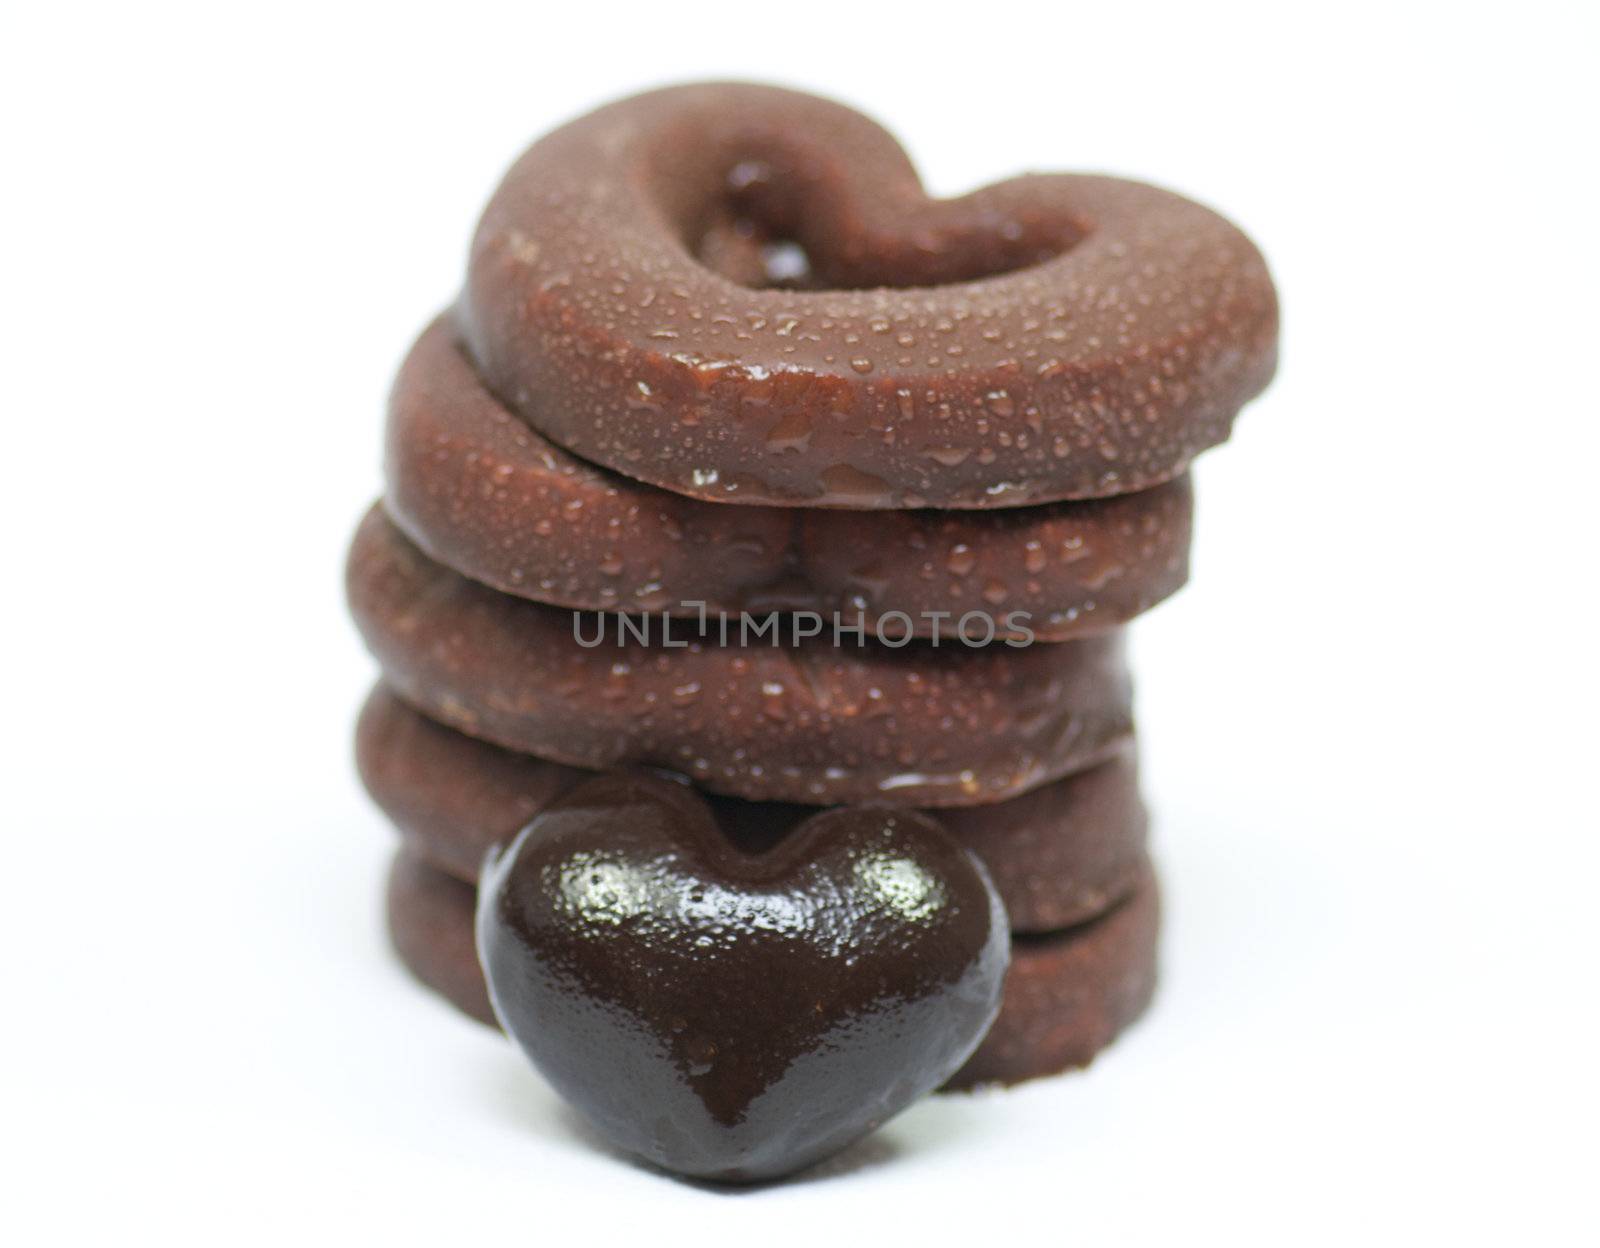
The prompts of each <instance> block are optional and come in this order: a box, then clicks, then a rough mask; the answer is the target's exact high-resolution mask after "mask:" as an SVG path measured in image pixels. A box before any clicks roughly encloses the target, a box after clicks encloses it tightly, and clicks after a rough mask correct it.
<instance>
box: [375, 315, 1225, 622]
mask: <svg viewBox="0 0 1600 1248" xmlns="http://www.w3.org/2000/svg"><path fill="white" fill-rule="evenodd" d="M386 466H387V476H388V493H387V495H386V497H385V500H384V503H385V506H386V508H387V509H388V512H389V514H390V516H391V518H392V519H393V520H394V521H395V523H396V524H397V525H398V526H399V527H400V528H401V530H403V531H404V532H405V534H406V535H407V536H408V537H410V538H411V540H412V541H413V542H415V543H416V544H417V546H419V547H420V548H421V549H422V550H423V551H424V552H426V553H427V554H428V555H429V556H431V557H432V558H434V559H435V560H437V561H438V562H440V563H443V564H444V565H446V566H447V567H450V568H454V569H455V570H456V571H457V572H460V573H462V574H463V575H464V576H468V577H470V578H472V579H473V580H475V581H481V582H483V583H484V584H486V585H490V586H493V587H494V588H496V589H499V590H503V591H504V592H506V593H509V594H516V595H518V596H520V597H524V598H533V599H537V600H538V601H540V602H548V603H553V604H556V605H559V606H566V607H576V608H581V609H586V610H604V611H633V612H638V611H677V612H680V613H682V612H683V611H685V610H686V609H687V608H685V606H684V604H686V603H702V604H705V606H706V608H707V609H708V610H710V611H721V612H737V611H741V610H747V609H749V610H758V611H764V610H772V609H780V610H787V611H811V612H816V613H818V614H821V615H824V616H828V617H831V616H832V615H833V613H834V612H839V613H841V614H842V615H845V616H848V617H851V618H854V617H855V616H856V615H858V614H860V615H864V617H865V618H866V619H867V620H869V621H876V620H877V619H879V618H880V617H881V616H883V615H884V614H885V613H886V612H896V611H897V612H901V613H903V614H904V615H906V616H908V617H910V619H911V621H912V623H913V624H914V625H915V631H916V633H917V635H919V636H928V635H931V634H932V633H933V632H934V631H936V630H937V631H940V632H942V633H944V634H945V635H946V636H953V635H956V634H957V632H958V631H959V629H960V628H961V627H962V625H961V621H962V619H963V617H967V616H969V613H979V614H981V615H983V616H987V617H992V618H993V619H994V620H995V621H996V622H997V623H998V625H999V626H1000V628H999V631H1000V635H1002V636H1004V635H1012V636H1016V635H1020V634H1019V631H1018V628H1017V627H1016V626H1017V625H1025V626H1026V628H1027V629H1028V630H1029V631H1031V632H1032V633H1033V634H1034V635H1036V636H1037V637H1039V638H1041V639H1044V640H1063V639H1066V638H1071V637H1082V636H1087V635H1089V634H1091V633H1096V632H1103V631H1105V630H1106V629H1108V628H1113V627H1116V626H1117V625H1120V624H1123V623H1125V622H1126V621H1128V620H1130V619H1132V618H1133V617H1134V616H1135V615H1138V614H1139V613H1140V612H1141V611H1144V610H1147V609H1148V608H1149V607H1151V606H1153V605H1154V604H1155V603H1157V602H1159V601H1161V600H1162V599H1163V598H1165V597H1167V595H1169V594H1171V593H1173V592H1174V591H1176V590H1177V589H1178V588H1179V587H1180V586H1182V584H1183V582H1184V580H1185V579H1186V577H1187V575H1188V555H1189V533H1190V517H1191V511H1192V506H1193V500H1192V492H1191V489H1190V486H1189V479H1188V478H1187V477H1180V478H1179V479H1177V480H1176V481H1171V482H1168V483H1167V484H1165V485H1160V486H1156V487H1154V488H1152V489H1150V490H1146V491H1143V492H1141V493H1138V494H1130V495H1122V496H1120V497H1116V498H1107V499H1094V500H1090V501H1086V502H1079V503H1070V502H1069V503H1056V504H1050V505H1043V506H1038V507H1026V508H1013V509H1008V510H1003V511H989V512H938V511H903V512H886V513H875V514H873V515H871V516H863V515H861V514H860V513H856V512H846V511H838V510H824V509H815V508H811V509H799V508H796V509H788V510H779V509H775V508H771V507H724V506H718V505H716V504H714V503H706V502H701V501H699V500H696V499H692V498H686V497H684V496H682V495H679V494H672V493H669V492H668V491H666V490H661V489H657V488H655V487H654V486H649V485H644V484H641V483H640V482H638V481H634V480H632V479H631V478H628V477H624V476H620V475H619V474H617V473H614V472H609V471H606V470H604V469H601V468H596V467H594V466H592V465H590V464H588V463H586V462H584V461H583V460H581V459H578V458H577V457H576V456H574V455H570V454H568V453H567V452H566V451H564V450H562V449H561V448H560V447H558V446H556V445H555V444H554V443H552V442H550V441H548V440H546V439H545V438H544V437H542V436H541V435H540V434H539V433H537V432H536V431H535V430H533V429H532V428H530V427H529V426H528V425H527V424H526V423H525V422H523V421H522V420H520V419H519V418H518V417H516V416H515V415H513V414H512V413H510V412H508V411H507V410H506V408H505V407H504V406H502V405H501V404H500V402H499V401H498V400H497V399H495V397H494V396H493V395H492V394H490V393H489V392H488V390H487V389H485V388H484V386H483V383H482V382H481V381H480V380H479V379H478V377H477V375H476V374H475V373H474V372H473V369H472V365H471V364H470V363H469V362H468V360H467V359H466V358H465V357H464V356H463V355H462V353H461V351H460V350H459V349H458V347H457V345H456V343H455V341H454V338H453V334H452V331H451V328H450V326H449V324H448V323H447V322H445V321H438V322H435V323H434V324H433V325H432V326H431V327H430V328H429V329H428V330H427V331H426V332H424V333H423V335H422V337H421V338H420V339H419V340H418V341H417V343H416V345H415V346H414V347H413V348H412V350H411V354H410V355H409V357H408V358H407V359H406V362H405V364H404V366H402V368H401V370H400V375H399V377H398V378H397V379H396V381H395V386H394V391H393V394H392V396H391V398H390V404H389V426H388V450H387V456H386ZM982 627H983V625H982V621H981V620H979V619H975V618H974V619H969V622H968V624H967V628H968V629H969V636H972V637H973V638H974V639H977V638H978V637H980V636H981V635H982V632H981V629H982Z"/></svg>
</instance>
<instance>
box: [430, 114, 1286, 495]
mask: <svg viewBox="0 0 1600 1248" xmlns="http://www.w3.org/2000/svg"><path fill="white" fill-rule="evenodd" d="M719 270H720V271H719ZM741 283H743V284H741ZM460 323H461V326H462V329H463V332H464V334H465V337H466V341H467V343H468V344H469V347H470V349H471V352H472V355H473V358H474V360H475V361H476V363H477V365H478V367H479V370H480V372H481V374H482V375H483V377H484V378H485V380H486V381H487V383H488V385H489V387H490V389H492V390H493V391H494V392H495V393H496V394H498V395H499V396H500V397H501V398H502V399H503V400H505V401H506V402H507V403H508V405H509V406H511V407H512V408H513V409H515V410H516V411H517V412H518V413H519V414H520V415H521V416H522V418H523V419H524V420H526V421H527V422H528V424H529V425H530V426H532V427H534V428H536V429H538V430H539V431H540V432H541V433H543V434H544V435H545V436H546V437H548V438H549V439H550V440H551V441H552V442H555V443H558V444H560V445H561V446H564V447H566V448H567V449H568V450H570V451H572V452H574V453H576V454H578V455H581V456H583V457H584V458H586V459H588V460H590V461H591V462H593V463H596V464H602V465H604V466H606V467H608V468H611V469H613V470H615V471H617V472H621V473H624V474H626V475H628V476H631V477H634V478H637V479H638V480H641V481H648V482H650V483H652V484H655V485H659V486H662V487H663V488H666V489H669V490H674V491H676V492H678V493H682V494H688V495H692V496H695V497H698V498H706V499H711V500H714V501H722V502H735V503H756V504H768V503H779V504H786V505H796V506H811V507H817V506H834V507H850V508H907V507H921V506H930V507H941V508H951V507H959V508H972V507H983V508H987V507H1007V506H1017V505H1021V504H1024V503H1035V502H1044V501H1053V500H1059V499H1065V498H1089V497H1101V496H1105V495H1110V494H1121V493H1127V492H1131V491H1135V490H1139V489H1144V488H1146V487H1148V486H1151V485H1154V484H1157V483H1159V482H1162V481H1166V480H1170V479H1172V478H1173V477H1175V476H1177V475H1179V474H1180V473H1181V472H1182V471H1183V470H1184V467H1185V466H1186V465H1187V464H1188V462H1189V461H1190V459H1191V458H1192V457H1193V456H1194V455H1195V454H1196V453H1197V452H1199V451H1200V450H1203V449H1204V448H1205V447H1208V446H1211V445H1213V444H1215V443H1217V442H1220V441H1222V440H1223V439H1224V438H1225V437H1226V436H1227V435H1228V431H1229V428H1230V426H1231V424H1232V421H1233V418H1234V415H1235V413H1236V412H1237V411H1238V409H1239V407H1240V406H1241V405H1242V404H1243V403H1245V402H1246V401H1247V400H1249V399H1250V398H1251V397H1253V396H1254V395H1255V394H1257V393H1258V392H1259V391H1260V390H1261V389H1262V388H1263V387H1264V386H1265V385H1266V383H1267V381H1268V379H1269V378H1270V377H1271V375H1272V372H1273V368H1274V364H1275V360H1276V340H1277V302H1276V297H1275V294H1274V292H1273V288H1272V281H1271V278H1270V277H1269V275H1268V273H1267V269H1266V266H1265V264H1264V263H1263V261H1262V259H1261V257H1260V255H1259V254H1258V253H1257V251H1256V249H1255V248H1254V247H1253V246H1252V245H1251V244H1250V242H1249V240H1248V239H1246V238H1245V237H1244V235H1243V234H1241V233H1240V232H1239V231H1238V230H1237V229H1235V228H1234V227H1233V226H1232V225H1230V224H1229V223H1228V222H1226V221H1224V220H1223V219H1222V218H1221V217H1219V216H1217V215H1216V214H1214V213H1212V212H1210V211H1208V210H1207V209H1205V208H1202V207H1200V206H1199V205H1197V204H1194V203H1191V202H1190V201H1188V200H1186V199H1183V198H1182V197H1180V196H1177V195H1174V194H1172V193H1170V192H1167V191H1163V190H1159V189H1157V188H1155V187H1151V186H1146V185H1142V184H1140V183H1135V182H1126V181H1120V180H1118V179H1114V178H1104V177H1083V176H1066V175H1036V176H1028V177H1021V178H1016V179H1014V180H1011V181H1008V182H1002V183H999V184H997V185H994V186H990V187H987V188H985V189H983V190H980V191H977V192H975V193H973V194H970V195H967V196H963V197H962V198H959V199H953V200H934V199H930V198H928V196H927V194H926V193H925V191H924V190H923V188H922V186H921V184H920V182H919V180H918V178H917V175H916V172H915V170H914V169H913V168H912V166H911V164H910V162H909V160H908V159H907V158H906V155H905V153H904V152H903V151H902V150H901V149H900V147H899V146H898V144H896V142H895V141H894V139H893V138H892V137H891V136H890V135H889V134H887V133H886V132H885V131H884V130H882V129H880V128H879V127H878V126H877V125H875V124H874V123H872V122H871V121H869V120H867V119H866V118H865V117H863V116H861V115H860V114H858V113H855V112H853V111H851V110H849V109H847V108H844V107H842V106H840V105H838V104H834V103H831V102H828V101H826V100H821V99H817V98H815V97H812V96H807V95H801V94H797V93H795V92H791V91H782V90H777V89H774V88H770V87H756V86H747V85H736V84H709V85H700V86H687V87H675V88H670V89H667V90H663V91H655V92H650V93H648V94H645V95H641V96H637V97H634V98H633V99H628V100H623V101H621V102H620V103H616V104H612V105H610V106H608V107H606V108H602V109H600V110H599V111H597V112H594V113H591V114H590V115H588V116H586V117H583V118H581V119H579V120H577V121H574V122H572V123H571V124H569V125H566V126H563V127H562V128H560V129H559V130H556V131H555V132H554V133H552V134H550V135H549V136H547V137H546V138H544V139H542V140H540V141H539V142H538V143H536V144H535V145H534V146H533V147H532V148H531V149H530V150H529V151H528V152H527V153H526V154H525V155H524V156H523V157H522V158H521V159H520V160H519V161H518V162H517V164H516V165H515V166H514V167H513V168H512V169H511V171H510V172H509V173H508V174H507V176H506V178H505V181H504V182H503V183H502V184H501V186H500V188H499V190H498V191H496V193H495V195H494V197H493V199H492V200H491V201H490V203H489V205H488V208H487V210H486V211H485V213H484V216H483V219H482V221H481V223H480V225H479V227H478V231H477V235H476V238H475V240H474V243H473V247H472V255H471V259H470V262H469V269H468V280H467V287H466V292H465V295H464V297H463V302H462V304H461V307H460Z"/></svg>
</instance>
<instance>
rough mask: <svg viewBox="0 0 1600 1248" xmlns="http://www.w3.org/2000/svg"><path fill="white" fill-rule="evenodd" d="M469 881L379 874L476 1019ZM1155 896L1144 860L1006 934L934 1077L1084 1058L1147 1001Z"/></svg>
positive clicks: (426, 965)
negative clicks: (1130, 882)
mask: <svg viewBox="0 0 1600 1248" xmlns="http://www.w3.org/2000/svg"><path fill="white" fill-rule="evenodd" d="M474 897H475V890H474V889H473V887H472V885H470V884H466V883H463V882H462V881H461V880H458V879H456V878H455V877H454V876H451V875H447V874H445V873H444V872H443V871H438V870H435V869H434V868H433V867H430V866H428V865H427V864H426V863H424V862H423V861H422V860H421V859H419V858H417V857H416V856H415V855H413V854H410V853H404V852H403V853H401V854H399V855H397V856H396V858H395V863H394V869H393V871H392V872H391V873H390V876H389V903H388V908H389V932H390V937H391V939H392V940H393V942H394V946H395V950H396V952H397V953H398V954H399V956H400V960H401V961H402V962H404V963H405V965H406V967H407V968H408V969H409V970H410V971H411V972H412V974H414V975H415V976H416V977H417V979H418V980H420V981H421V982H422V983H423V984H425V985H427V986H428V987H429V988H431V989H432V990H433V991H435V992H437V993H440V994H441V995H443V996H444V997H445V998H446V999H447V1000H448V1001H449V1002H450V1003H451V1004H452V1005H454V1006H455V1007H456V1008H457V1009H459V1010H461V1011H462V1012H463V1013H465V1014H468V1015H470V1016H471V1017H473V1018H475V1019H477V1020H478V1021H479V1022H482V1023H487V1024H489V1025H490V1026H495V1025H496V1020H495V1017H494V1011H493V1010H492V1009H491V1008H490V1006H489V993H488V989H487V988H486V987H485V986H484V982H483V970H482V968H481V967H480V966H479V965H478V959H477V955H476V953H475V951H474V947H473V939H472V911H473V899H474ZM1160 916H1161V907H1160V895H1159V891H1158V889H1157V887H1156V880H1155V877H1154V874H1153V873H1152V871H1151V870H1150V866H1149V864H1148V863H1145V864H1144V865H1143V866H1142V868H1141V870H1140V873H1139V879H1138V882H1137V884H1136V886H1135V888H1134V891H1133V892H1132V893H1131V894H1130V895H1129V896H1128V897H1127V898H1126V899H1125V900H1124V901H1122V902H1121V903H1119V904H1118V905H1116V906H1115V907H1113V908H1112V909H1111V910H1109V911H1107V912H1106V913H1105V914H1102V915H1100V916H1099V917H1098V918H1096V919H1093V920H1091V921H1090V922H1088V923H1081V924H1079V925H1078V926H1076V927H1073V928H1069V929H1068V930H1066V931H1063V932H1051V933H1045V934H1040V935H1036V936H1017V937H1015V938H1013V940H1012V942H1011V967H1010V969H1009V970H1008V971H1007V972H1006V982H1005V988H1004V990H1003V992H1002V994H1001V1004H1000V1014H999V1016H998V1017H997V1018H996V1019H995V1021H994V1025H993V1026H992V1027H990V1028H989V1034H988V1035H986V1036H985V1037H984V1039H983V1043H982V1044H980V1045H979V1046H978V1048H977V1051H976V1052H974V1053H973V1055H972V1057H971V1058H969V1059H968V1061H967V1063H966V1065H964V1066H963V1067H962V1068H961V1069H960V1070H958V1071H957V1072H956V1073H955V1074H954V1075H952V1076H951V1077H950V1079H949V1080H948V1081H947V1082H946V1083H945V1085H944V1089H943V1090H944V1091H961V1090H964V1089H967V1088H972V1087H978V1086H981V1085H984V1084H995V1083H1000V1084H1010V1083H1019V1082H1021V1081H1022V1080H1024V1079H1037V1078H1040V1077H1042V1076H1045V1075H1054V1074H1058V1073H1060V1072H1061V1071H1064V1070H1071V1069H1074V1068H1077V1067H1081V1066H1087V1065H1089V1063H1090V1062H1091V1061H1093V1060H1094V1057H1095V1055H1096V1054H1097V1053H1099V1052H1100V1050H1101V1049H1103V1048H1105V1047H1106V1045H1108V1044H1110V1043H1111V1042H1112V1041H1113V1040H1114V1039H1116V1037H1117V1035H1118V1034H1119V1033H1120V1032H1121V1030H1122V1029H1123V1028H1124V1027H1126V1026H1128V1025H1129V1024H1130V1023H1132V1022H1133V1021H1134V1020H1135V1019H1137V1018H1138V1017H1139V1016H1140V1014H1142V1013H1143V1012H1144V1009H1145V1007H1146V1006H1147V1005H1148V1004H1149V1003H1150V998H1151V994H1152V993H1153V992H1154V990H1155V986H1156V969H1157V967H1156V952H1157V938H1158V935H1159V932H1160Z"/></svg>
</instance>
